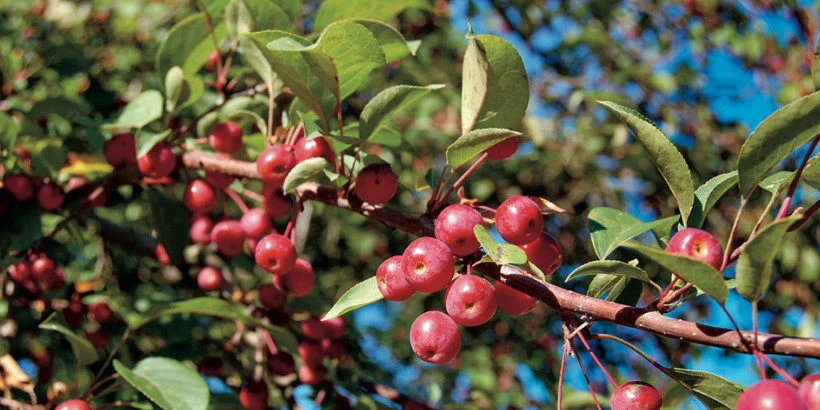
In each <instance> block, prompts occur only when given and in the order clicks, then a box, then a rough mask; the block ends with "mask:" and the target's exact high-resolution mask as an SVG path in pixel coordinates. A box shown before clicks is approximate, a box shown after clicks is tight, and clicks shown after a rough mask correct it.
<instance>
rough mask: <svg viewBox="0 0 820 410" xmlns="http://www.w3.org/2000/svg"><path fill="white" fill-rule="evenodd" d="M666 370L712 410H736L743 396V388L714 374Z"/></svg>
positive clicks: (697, 371)
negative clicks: (738, 401)
mask: <svg viewBox="0 0 820 410" xmlns="http://www.w3.org/2000/svg"><path fill="white" fill-rule="evenodd" d="M666 370H667V372H668V374H670V377H672V378H673V379H676V380H675V381H677V382H678V383H680V384H681V385H682V386H683V387H684V388H686V389H687V390H689V391H690V392H692V393H693V394H694V395H695V397H696V398H697V399H698V400H700V401H701V402H702V403H703V404H704V405H706V408H708V409H711V410H718V409H721V410H722V409H726V410H731V409H734V408H735V407H737V400H738V399H739V398H740V395H741V394H743V388H742V387H740V386H738V385H737V384H735V383H732V382H730V381H728V380H726V379H724V378H722V377H720V376H718V375H715V374H712V373H708V372H702V371H699V370H689V369H679V368H666Z"/></svg>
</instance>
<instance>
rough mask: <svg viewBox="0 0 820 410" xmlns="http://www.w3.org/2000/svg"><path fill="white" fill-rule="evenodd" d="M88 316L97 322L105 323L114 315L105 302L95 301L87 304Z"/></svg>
mask: <svg viewBox="0 0 820 410" xmlns="http://www.w3.org/2000/svg"><path fill="white" fill-rule="evenodd" d="M88 316H89V317H91V320H93V321H95V322H97V323H105V322H108V321H109V320H111V318H112V317H114V312H113V311H111V307H109V306H108V303H105V302H96V303H92V304H90V305H88Z"/></svg>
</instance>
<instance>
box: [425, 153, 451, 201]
mask: <svg viewBox="0 0 820 410" xmlns="http://www.w3.org/2000/svg"><path fill="white" fill-rule="evenodd" d="M445 172H447V162H444V166H442V167H441V172H439V174H438V181H437V182H436V187H435V188H434V189H433V195H432V196H431V197H430V202H428V203H427V209H428V210H430V209H431V208H433V205H434V204H435V203H437V202H438V194H439V193H440V191H441V185H442V183H443V182H444V173H445Z"/></svg>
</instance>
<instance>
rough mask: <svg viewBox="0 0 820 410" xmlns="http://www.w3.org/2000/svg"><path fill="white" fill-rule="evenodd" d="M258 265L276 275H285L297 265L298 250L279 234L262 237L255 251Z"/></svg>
mask: <svg viewBox="0 0 820 410" xmlns="http://www.w3.org/2000/svg"><path fill="white" fill-rule="evenodd" d="M254 256H255V258H256V264H257V265H259V266H260V267H262V269H264V270H266V271H268V272H270V273H272V274H274V275H284V274H286V273H288V272H290V271H291V269H293V266H294V265H295V264H296V248H295V247H294V246H293V243H292V242H291V241H289V240H288V238H285V237H284V236H282V235H279V234H278V233H272V234H269V235H266V236H264V237H262V239H260V240H259V243H257V245H256V249H255V251H254Z"/></svg>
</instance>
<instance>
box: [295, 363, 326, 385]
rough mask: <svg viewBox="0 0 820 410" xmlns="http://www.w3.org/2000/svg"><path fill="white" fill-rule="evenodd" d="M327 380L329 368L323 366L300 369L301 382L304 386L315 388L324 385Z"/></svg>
mask: <svg viewBox="0 0 820 410" xmlns="http://www.w3.org/2000/svg"><path fill="white" fill-rule="evenodd" d="M326 378H327V367H325V366H324V365H323V364H319V365H317V366H302V367H300V368H299V381H300V382H302V383H304V384H309V385H311V386H315V385H317V384H321V383H324V381H325V379H326Z"/></svg>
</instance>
